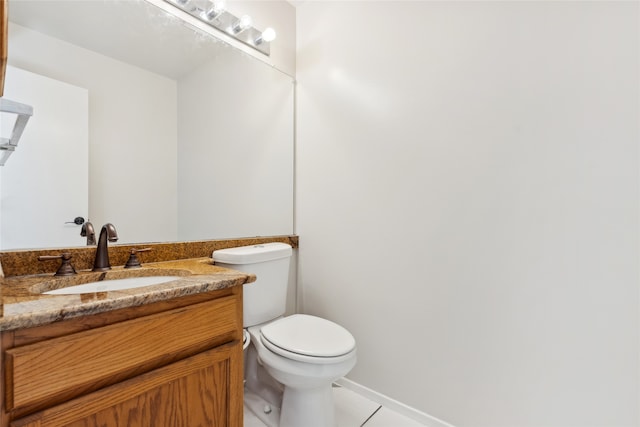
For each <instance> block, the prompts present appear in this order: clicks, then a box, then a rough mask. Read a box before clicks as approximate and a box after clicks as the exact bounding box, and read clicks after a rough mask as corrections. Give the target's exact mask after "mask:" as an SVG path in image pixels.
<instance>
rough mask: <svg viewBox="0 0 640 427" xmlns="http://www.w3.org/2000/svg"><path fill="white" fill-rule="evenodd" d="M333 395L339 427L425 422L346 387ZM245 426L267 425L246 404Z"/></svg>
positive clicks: (398, 426) (411, 425) (417, 425)
mask: <svg viewBox="0 0 640 427" xmlns="http://www.w3.org/2000/svg"><path fill="white" fill-rule="evenodd" d="M333 396H334V401H335V405H336V421H337V424H338V427H423V424H420V423H419V422H417V421H414V420H412V419H411V418H407V417H406V416H404V415H401V414H399V413H397V412H394V411H392V410H390V409H388V408H385V407H383V406H380V405H378V404H377V403H375V402H373V401H371V400H369V399H367V398H365V397H362V396H361V395H359V394H357V393H354V392H353V391H351V390H349V389H346V388H344V387H339V386H338V387H335V388H334V389H333ZM244 427H265V425H264V424H263V423H262V421H260V420H259V419H258V418H257V417H256V416H255V415H254V414H253V413H252V412H251V411H249V410H248V409H247V407H246V406H245V408H244Z"/></svg>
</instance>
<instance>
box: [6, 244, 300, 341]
mask: <svg viewBox="0 0 640 427" xmlns="http://www.w3.org/2000/svg"><path fill="white" fill-rule="evenodd" d="M267 242H284V243H289V244H291V245H292V246H293V247H294V248H297V246H298V238H297V236H282V237H269V238H255V239H254V238H251V239H233V240H211V241H203V242H183V243H156V244H143V245H123V246H112V247H110V248H109V255H110V259H111V265H112V266H113V268H112V270H110V271H108V272H92V271H90V270H89V269H90V267H91V266H92V263H93V257H94V254H95V247H87V248H73V249H70V250H69V252H71V253H72V254H73V260H72V262H73V265H74V266H75V268H76V271H78V274H77V275H75V276H70V277H54V276H53V272H55V271H56V269H57V268H58V266H59V264H60V262H59V261H49V262H40V261H38V260H37V259H38V256H39V255H44V254H52V253H54V254H55V253H59V252H62V251H64V249H54V250H49V249H47V250H34V251H12V252H0V262H1V263H2V267H3V269H4V273H5V276H6V277H4V278H2V279H0V301H1V306H0V308H1V310H0V331H2V330H13V329H22V328H29V327H33V326H39V325H44V324H47V323H52V322H55V321H59V320H63V319H69V318H74V317H79V316H86V315H91V314H97V313H103V312H106V311H111V310H116V309H120V308H126V307H136V306H140V305H144V304H149V303H153V302H158V301H166V300H169V299H173V298H177V297H182V296H187V295H194V294H198V293H201V292H208V291H214V290H219V289H225V288H229V287H233V286H241V285H243V284H245V283H251V282H254V281H255V279H256V278H255V276H254V275H251V274H245V273H241V272H239V271H235V270H229V269H225V268H222V267H218V266H215V265H213V262H212V260H211V253H212V252H213V251H214V250H217V249H223V248H229V247H236V246H245V245H253V244H260V243H267ZM132 247H137V248H143V247H151V248H153V251H150V252H145V253H141V254H139V255H138V256H139V258H140V261H141V262H142V264H143V267H142V268H141V269H128V270H125V269H124V268H123V267H122V265H123V264H124V263H125V262H126V260H127V259H128V256H129V250H130V248H132ZM44 267H46V270H47V271H44V272H43V271H42V269H44ZM82 270H84V271H82ZM16 273H18V274H16ZM19 274H21V275H19ZM145 275H171V276H180V278H179V279H177V280H173V281H170V282H166V283H163V284H159V285H153V286H146V287H142V288H135V289H127V290H120V291H109V292H96V293H87V294H77V295H43V294H42V292H44V291H47V290H52V289H57V288H61V287H66V286H72V285H76V284H83V283H88V282H93V281H97V280H108V279H120V278H125V277H132V276H133V277H140V276H145Z"/></svg>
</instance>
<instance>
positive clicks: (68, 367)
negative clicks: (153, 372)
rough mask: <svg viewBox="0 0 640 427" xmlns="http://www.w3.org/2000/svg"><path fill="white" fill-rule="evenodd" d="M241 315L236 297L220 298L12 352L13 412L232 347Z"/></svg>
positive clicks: (9, 368) (10, 401)
mask: <svg viewBox="0 0 640 427" xmlns="http://www.w3.org/2000/svg"><path fill="white" fill-rule="evenodd" d="M236 310H237V308H236V305H235V301H234V299H233V298H232V297H226V298H220V299H216V300H213V301H208V302H204V303H200V304H196V305H194V306H189V307H183V308H178V309H175V310H171V311H168V312H165V313H159V314H155V315H151V316H145V317H142V318H138V319H134V320H130V321H127V322H122V323H117V324H114V325H109V326H105V327H102V328H96V329H91V330H89V331H85V332H80V333H77V334H72V335H68V336H65V337H60V338H54V339H51V340H45V341H42V342H39V343H35V344H30V345H25V346H23V347H18V348H15V349H11V350H7V351H6V377H7V381H6V384H7V390H6V399H7V400H6V406H7V409H14V408H19V407H21V406H26V405H37V404H40V403H42V402H47V401H51V400H52V399H53V400H54V401H58V400H60V399H58V397H61V398H63V399H66V398H69V397H70V396H73V395H79V394H82V393H84V392H86V391H87V390H91V389H96V388H97V387H99V386H103V385H107V384H109V383H114V382H117V381H120V380H121V379H124V378H126V377H128V376H131V375H132V374H135V373H142V372H145V371H148V370H149V369H152V368H154V367H158V366H162V365H164V364H166V363H167V359H168V358H176V355H179V354H181V353H186V354H194V353H196V352H198V351H202V350H205V349H207V348H212V347H213V346H215V345H216V340H218V341H222V342H225V341H227V342H228V341H230V340H231V339H233V333H234V331H235V330H237V328H238V325H237V324H236V318H237V316H236V315H235V314H236V313H235V311H236ZM240 327H241V326H240ZM221 337H222V339H220V338H221ZM218 343H219V342H218Z"/></svg>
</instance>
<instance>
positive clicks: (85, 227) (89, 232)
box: [80, 221, 96, 246]
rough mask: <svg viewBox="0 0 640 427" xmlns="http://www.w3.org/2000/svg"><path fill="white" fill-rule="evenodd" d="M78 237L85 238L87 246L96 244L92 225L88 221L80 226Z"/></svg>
mask: <svg viewBox="0 0 640 427" xmlns="http://www.w3.org/2000/svg"><path fill="white" fill-rule="evenodd" d="M80 235H81V236H82V237H86V238H87V246H92V245H95V244H96V232H95V231H94V230H93V224H91V223H90V222H89V221H87V222H85V223H84V224H82V229H81V230H80Z"/></svg>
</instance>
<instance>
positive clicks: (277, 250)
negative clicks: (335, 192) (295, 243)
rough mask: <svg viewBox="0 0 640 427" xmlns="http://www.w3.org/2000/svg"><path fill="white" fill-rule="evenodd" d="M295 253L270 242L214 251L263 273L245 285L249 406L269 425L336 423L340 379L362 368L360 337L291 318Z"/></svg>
mask: <svg viewBox="0 0 640 427" xmlns="http://www.w3.org/2000/svg"><path fill="white" fill-rule="evenodd" d="M291 254H292V250H291V246H290V245H287V244H284V243H266V244H261V245H255V246H243V247H238V248H230V249H222V250H217V251H214V252H213V255H212V257H213V260H214V262H215V264H216V265H220V266H222V267H227V268H231V269H234V270H240V271H244V272H246V273H252V274H255V275H256V277H257V280H256V282H255V283H251V284H248V285H247V286H244V288H243V305H244V308H243V324H244V327H245V328H246V331H248V333H249V337H250V339H248V340H246V341H245V357H244V358H245V405H246V406H247V407H248V408H249V409H250V410H251V411H252V412H253V413H254V414H255V415H256V416H258V418H260V419H261V420H262V421H263V422H264V423H265V424H266V425H267V426H269V427H335V415H334V405H333V392H332V383H333V381H335V380H336V379H338V378H340V377H342V376H344V375H346V374H347V373H348V372H349V371H350V370H351V369H352V368H353V367H354V366H355V364H356V342H355V339H354V338H353V336H352V335H351V334H350V333H349V331H347V330H346V329H345V328H343V327H342V326H340V325H338V324H336V323H333V322H331V321H329V320H327V319H323V318H320V317H316V316H310V315H306V314H294V315H291V316H284V314H285V305H286V295H287V292H286V289H287V281H288V276H289V258H290V257H291Z"/></svg>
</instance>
